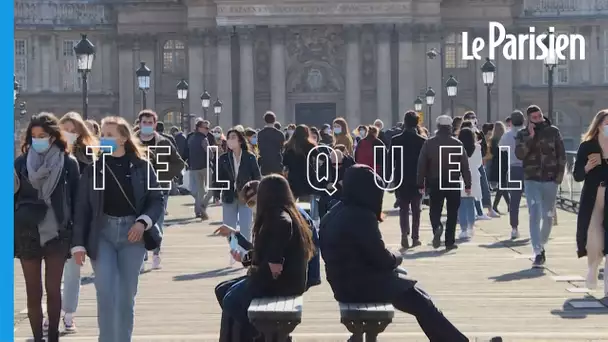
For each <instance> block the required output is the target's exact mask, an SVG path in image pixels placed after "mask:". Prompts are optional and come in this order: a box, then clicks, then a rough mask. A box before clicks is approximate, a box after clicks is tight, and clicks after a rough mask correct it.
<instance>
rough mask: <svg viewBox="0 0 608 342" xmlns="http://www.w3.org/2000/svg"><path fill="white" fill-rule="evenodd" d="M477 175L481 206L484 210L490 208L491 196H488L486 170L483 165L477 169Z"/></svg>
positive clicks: (488, 185)
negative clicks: (478, 176) (479, 180)
mask: <svg viewBox="0 0 608 342" xmlns="http://www.w3.org/2000/svg"><path fill="white" fill-rule="evenodd" d="M479 174H480V178H481V204H483V206H484V208H490V207H491V206H492V195H491V194H490V184H489V183H488V176H487V174H486V168H485V167H484V166H483V165H481V166H480V167H479Z"/></svg>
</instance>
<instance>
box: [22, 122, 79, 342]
mask: <svg viewBox="0 0 608 342" xmlns="http://www.w3.org/2000/svg"><path fill="white" fill-rule="evenodd" d="M21 151H22V152H23V154H22V155H20V156H19V157H18V158H17V159H16V160H15V165H14V167H15V176H16V177H17V178H16V183H17V184H18V187H17V188H15V193H14V203H15V211H14V215H15V217H14V218H15V221H14V224H15V225H14V229H15V232H14V253H15V258H17V259H19V260H20V261H21V268H22V269H23V276H24V278H25V283H26V286H25V292H26V294H27V316H28V318H29V321H30V327H31V328H32V334H33V335H34V341H35V342H42V341H44V340H43V322H42V321H43V313H42V307H41V304H40V303H41V301H42V295H43V291H42V286H43V282H42V261H43V260H44V265H45V272H44V287H45V289H46V291H45V292H46V303H47V304H46V305H47V312H48V316H49V317H48V318H49V325H48V337H47V341H49V342H55V341H59V319H60V317H61V277H62V275H63V267H64V264H65V262H66V260H67V258H68V257H69V255H70V252H69V249H70V245H71V243H72V241H71V240H72V234H73V222H74V221H73V220H74V215H75V212H76V209H75V206H76V203H77V200H76V196H77V193H78V185H79V178H80V171H79V170H78V162H77V161H76V159H75V158H74V157H73V156H71V155H70V153H69V152H68V144H67V142H66V140H65V137H64V136H63V134H62V132H61V130H60V128H59V120H57V118H56V117H55V116H54V115H53V114H50V113H40V114H38V115H34V116H33V117H32V119H31V120H30V123H29V126H28V128H27V130H26V136H25V142H24V143H23V146H22V147H21Z"/></svg>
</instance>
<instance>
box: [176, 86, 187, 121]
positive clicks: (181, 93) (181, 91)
mask: <svg viewBox="0 0 608 342" xmlns="http://www.w3.org/2000/svg"><path fill="white" fill-rule="evenodd" d="M176 88H177V99H178V100H179V102H180V110H179V117H180V126H181V128H182V131H183V132H190V127H186V122H185V121H186V120H184V116H185V115H186V114H185V111H186V110H185V109H184V101H186V99H187V98H188V82H186V80H185V79H183V78H182V80H181V81H179V83H178V84H177V87H176ZM187 121H190V120H187ZM188 124H189V122H188ZM188 126H189V125H188Z"/></svg>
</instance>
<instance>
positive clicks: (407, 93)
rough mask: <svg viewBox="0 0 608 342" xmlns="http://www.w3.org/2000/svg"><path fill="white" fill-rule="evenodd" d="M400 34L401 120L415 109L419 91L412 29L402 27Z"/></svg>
mask: <svg viewBox="0 0 608 342" xmlns="http://www.w3.org/2000/svg"><path fill="white" fill-rule="evenodd" d="M398 30H399V31H398V32H399V120H403V114H405V112H406V111H407V110H408V109H412V110H413V109H414V100H415V99H416V95H418V94H417V89H416V86H415V80H416V77H415V75H414V45H413V42H412V38H413V37H412V27H411V26H410V25H400V26H399V28H398Z"/></svg>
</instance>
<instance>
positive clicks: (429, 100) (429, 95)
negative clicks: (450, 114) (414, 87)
mask: <svg viewBox="0 0 608 342" xmlns="http://www.w3.org/2000/svg"><path fill="white" fill-rule="evenodd" d="M424 96H425V97H426V105H427V107H428V109H429V110H428V113H427V114H428V119H427V120H426V121H427V122H428V126H427V128H428V129H429V130H430V129H431V107H433V103H435V91H434V90H433V88H431V87H429V88H428V89H427V90H426V93H424Z"/></svg>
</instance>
